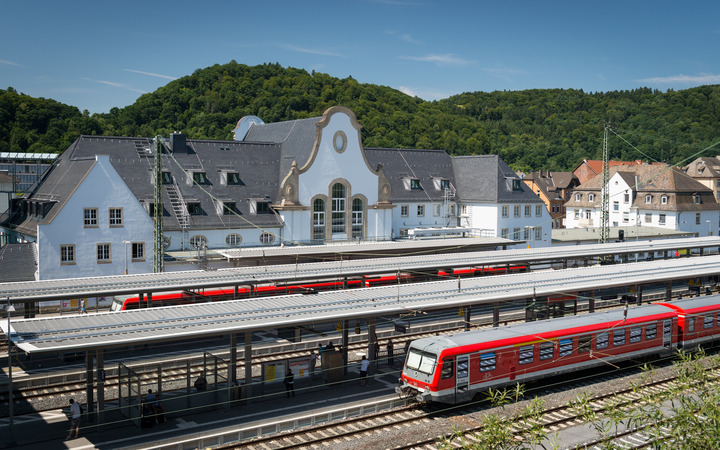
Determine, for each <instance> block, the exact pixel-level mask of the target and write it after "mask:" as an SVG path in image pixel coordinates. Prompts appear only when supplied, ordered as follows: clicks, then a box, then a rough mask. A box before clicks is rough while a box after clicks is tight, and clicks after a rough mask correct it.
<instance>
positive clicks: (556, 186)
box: [523, 170, 580, 228]
mask: <svg viewBox="0 0 720 450" xmlns="http://www.w3.org/2000/svg"><path fill="white" fill-rule="evenodd" d="M523 181H524V182H525V184H527V185H528V187H529V188H530V190H531V191H532V192H535V194H537V196H538V197H540V199H541V200H542V201H543V203H545V207H546V208H547V210H548V212H549V213H550V217H551V218H552V228H565V202H567V201H568V200H569V199H570V195H571V193H572V191H573V189H574V188H575V187H576V186H578V185H579V184H580V181H579V180H578V178H577V176H575V174H574V173H572V172H550V171H549V170H548V171H543V170H541V171H539V172H531V173H529V174H528V175H526V176H525V177H524V178H523Z"/></svg>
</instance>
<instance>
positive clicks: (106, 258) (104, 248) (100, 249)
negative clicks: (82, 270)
mask: <svg viewBox="0 0 720 450" xmlns="http://www.w3.org/2000/svg"><path fill="white" fill-rule="evenodd" d="M96 249H97V262H98V264H100V263H109V262H110V244H97V246H96Z"/></svg>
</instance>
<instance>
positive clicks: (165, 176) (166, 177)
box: [162, 172, 173, 184]
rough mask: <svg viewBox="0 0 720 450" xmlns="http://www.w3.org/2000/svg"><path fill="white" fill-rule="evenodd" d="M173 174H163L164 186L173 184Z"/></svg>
mask: <svg viewBox="0 0 720 450" xmlns="http://www.w3.org/2000/svg"><path fill="white" fill-rule="evenodd" d="M172 181H173V179H172V174H171V173H170V172H163V173H162V184H172Z"/></svg>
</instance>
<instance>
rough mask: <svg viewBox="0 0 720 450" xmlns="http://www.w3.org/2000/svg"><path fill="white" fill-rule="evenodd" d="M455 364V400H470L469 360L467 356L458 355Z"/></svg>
mask: <svg viewBox="0 0 720 450" xmlns="http://www.w3.org/2000/svg"><path fill="white" fill-rule="evenodd" d="M455 361H456V365H455V401H456V402H463V401H466V400H470V398H469V395H470V392H469V385H470V360H469V357H468V356H458V357H457V359H456V360H455Z"/></svg>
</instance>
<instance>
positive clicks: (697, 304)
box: [661, 295, 720, 313]
mask: <svg viewBox="0 0 720 450" xmlns="http://www.w3.org/2000/svg"><path fill="white" fill-rule="evenodd" d="M661 304H663V305H667V306H669V307H670V308H673V309H674V310H676V311H678V312H688V313H697V312H702V311H707V310H712V309H718V308H720V302H719V301H718V296H717V295H704V296H701V297H694V298H684V299H681V300H673V301H672V302H667V303H661Z"/></svg>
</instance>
